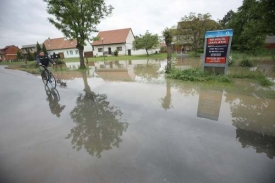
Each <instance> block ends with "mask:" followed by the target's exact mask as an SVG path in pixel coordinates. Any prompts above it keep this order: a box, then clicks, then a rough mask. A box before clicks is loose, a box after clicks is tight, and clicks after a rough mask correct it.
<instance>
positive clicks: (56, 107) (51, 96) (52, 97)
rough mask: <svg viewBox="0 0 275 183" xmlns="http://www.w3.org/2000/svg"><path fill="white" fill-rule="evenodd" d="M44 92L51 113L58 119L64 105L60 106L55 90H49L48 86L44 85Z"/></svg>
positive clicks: (57, 93) (58, 96)
mask: <svg viewBox="0 0 275 183" xmlns="http://www.w3.org/2000/svg"><path fill="white" fill-rule="evenodd" d="M45 92H46V95H47V99H46V100H47V101H48V102H49V107H50V110H51V113H52V114H54V115H56V117H60V114H61V112H62V111H63V110H64V109H65V107H66V106H65V105H60V104H59V101H60V95H59V92H58V91H57V89H56V88H55V89H50V88H49V87H48V86H46V85H45Z"/></svg>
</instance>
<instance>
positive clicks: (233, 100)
mask: <svg viewBox="0 0 275 183" xmlns="http://www.w3.org/2000/svg"><path fill="white" fill-rule="evenodd" d="M226 101H227V102H229V103H230V109H231V115H232V118H233V121H232V122H233V123H232V124H233V125H234V126H235V127H236V128H237V129H236V134H237V135H236V138H237V139H238V141H239V142H240V143H241V144H242V147H243V148H247V147H249V146H253V147H254V148H255V149H256V152H257V153H262V152H263V153H266V155H267V156H268V157H269V158H273V157H274V156H275V122H274V119H275V113H274V109H275V105H274V104H275V103H274V102H271V100H270V99H264V98H260V97H256V96H255V97H248V96H238V95H231V94H226Z"/></svg>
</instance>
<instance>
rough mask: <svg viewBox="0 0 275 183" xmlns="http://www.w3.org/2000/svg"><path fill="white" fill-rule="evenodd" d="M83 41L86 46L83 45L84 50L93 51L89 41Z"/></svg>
mask: <svg viewBox="0 0 275 183" xmlns="http://www.w3.org/2000/svg"><path fill="white" fill-rule="evenodd" d="M85 43H86V46H84V52H87V51H93V47H92V45H91V43H89V41H85Z"/></svg>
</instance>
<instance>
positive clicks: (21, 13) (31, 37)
mask: <svg viewBox="0 0 275 183" xmlns="http://www.w3.org/2000/svg"><path fill="white" fill-rule="evenodd" d="M106 4H107V5H109V4H110V5H112V6H113V7H114V8H115V9H114V10H113V13H112V15H111V16H110V17H107V18H106V19H103V20H102V21H101V23H100V24H99V25H98V26H97V27H98V30H99V31H101V30H113V29H121V28H132V30H133V33H134V35H139V34H144V33H145V31H146V30H149V32H151V33H154V34H159V35H161V32H162V30H163V29H164V28H165V27H171V26H173V25H176V24H177V22H178V21H180V19H181V17H183V16H184V15H188V14H189V13H190V12H195V13H202V14H204V13H210V14H211V15H212V19H214V20H218V19H222V18H223V16H224V15H225V14H226V13H227V12H228V11H229V10H231V9H232V10H233V11H236V10H237V8H238V7H240V6H241V4H242V0H229V1H228V0H106ZM0 6H1V10H0V48H3V47H5V46H6V45H16V46H19V47H20V48H21V46H22V45H28V44H35V43H36V42H37V41H38V42H39V43H42V42H44V40H45V39H47V38H48V37H50V38H58V37H63V34H62V33H61V32H60V31H59V30H57V29H56V28H55V27H54V26H53V25H52V24H50V23H49V21H48V19H47V17H48V16H49V15H48V14H47V12H46V3H44V2H43V0H0ZM92 36H96V34H93V35H91V37H92Z"/></svg>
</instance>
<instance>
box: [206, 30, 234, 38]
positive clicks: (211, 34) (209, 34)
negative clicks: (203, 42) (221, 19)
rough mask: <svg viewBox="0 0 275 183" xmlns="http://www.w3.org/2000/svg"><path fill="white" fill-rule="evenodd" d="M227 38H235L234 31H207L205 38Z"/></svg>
mask: <svg viewBox="0 0 275 183" xmlns="http://www.w3.org/2000/svg"><path fill="white" fill-rule="evenodd" d="M226 36H228V37H229V36H233V30H232V29H225V30H215V31H207V32H206V33H205V38H211V37H226Z"/></svg>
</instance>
